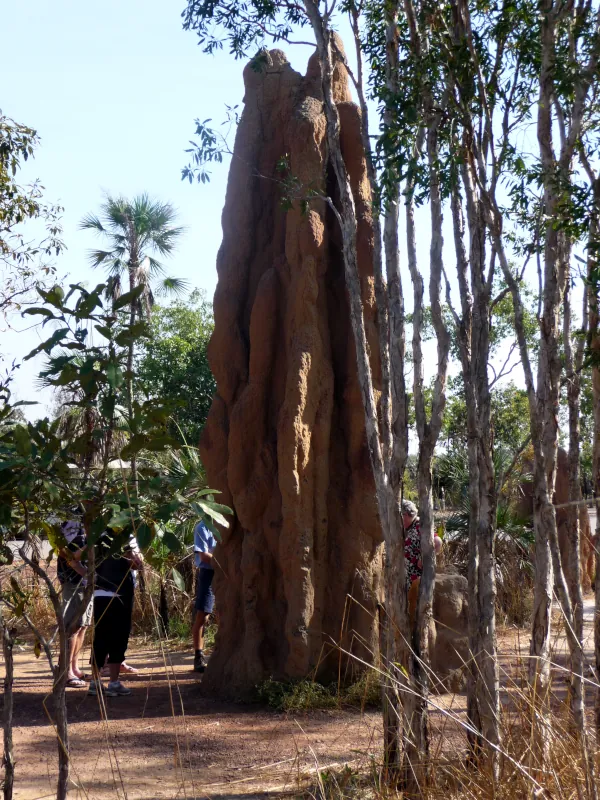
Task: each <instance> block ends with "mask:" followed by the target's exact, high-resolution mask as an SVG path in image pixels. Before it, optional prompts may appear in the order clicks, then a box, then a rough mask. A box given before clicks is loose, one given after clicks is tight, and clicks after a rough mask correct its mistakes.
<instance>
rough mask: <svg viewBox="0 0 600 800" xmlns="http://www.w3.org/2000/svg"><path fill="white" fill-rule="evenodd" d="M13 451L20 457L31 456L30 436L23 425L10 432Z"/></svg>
mask: <svg viewBox="0 0 600 800" xmlns="http://www.w3.org/2000/svg"><path fill="white" fill-rule="evenodd" d="M12 438H13V441H14V443H15V450H16V451H17V453H18V454H19V455H20V456H29V455H31V436H30V435H29V430H28V429H27V428H26V427H25V425H16V426H15V428H14V429H13V432H12Z"/></svg>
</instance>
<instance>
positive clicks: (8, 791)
mask: <svg viewBox="0 0 600 800" xmlns="http://www.w3.org/2000/svg"><path fill="white" fill-rule="evenodd" d="M14 644H15V631H13V630H11V629H10V628H9V626H8V624H7V623H6V621H5V620H2V652H3V654H4V710H3V715H2V728H3V732H4V754H3V758H2V763H3V766H4V783H3V792H4V800H12V797H13V787H14V782H15V757H14V752H13V709H14V696H13V681H14V658H13V647H14Z"/></svg>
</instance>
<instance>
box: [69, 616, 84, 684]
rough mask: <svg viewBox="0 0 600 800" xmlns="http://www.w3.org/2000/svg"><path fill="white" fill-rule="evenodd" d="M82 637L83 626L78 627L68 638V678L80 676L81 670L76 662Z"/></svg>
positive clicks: (81, 644)
mask: <svg viewBox="0 0 600 800" xmlns="http://www.w3.org/2000/svg"><path fill="white" fill-rule="evenodd" d="M84 638H85V628H79V630H78V631H76V632H75V633H74V634H73V636H71V638H70V639H69V675H68V678H69V680H71V679H72V678H81V675H82V672H81V670H80V669H79V666H78V664H77V662H78V660H79V653H80V652H81V648H82V647H83V640H84Z"/></svg>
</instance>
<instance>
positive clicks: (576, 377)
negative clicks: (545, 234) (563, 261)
mask: <svg viewBox="0 0 600 800" xmlns="http://www.w3.org/2000/svg"><path fill="white" fill-rule="evenodd" d="M586 306H587V287H585V288H584V323H585V320H586V317H587V308H586ZM563 309H564V311H563V314H564V318H563V320H564V324H563V342H564V350H565V365H566V378H567V401H568V407H569V454H568V468H569V501H571V502H573V503H577V501H580V500H581V480H580V469H579V459H580V438H581V437H580V430H579V414H580V411H581V403H580V394H581V373H580V370H581V366H582V363H583V345H584V339H583V337H581V338H580V344H579V345H578V346H577V349H576V353H575V354H574V353H573V346H572V343H571V291H570V286H569V284H568V283H567V288H566V291H565V300H564V306H563ZM585 327H586V324H584V328H585ZM579 508H580V507H579V506H578V505H572V506H571V507H570V508H568V509H567V510H566V514H565V516H566V523H567V544H568V556H567V564H566V576H567V582H568V586H569V595H570V599H571V605H572V608H573V628H574V634H575V636H576V638H577V642H578V647H577V648H575V649H574V650H573V652H572V653H571V686H570V697H571V713H572V715H573V723H574V728H575V730H576V732H577V733H578V735H580V736H582V737H583V736H585V683H584V674H583V673H584V665H585V654H584V649H583V591H582V587H581V531H580V527H579Z"/></svg>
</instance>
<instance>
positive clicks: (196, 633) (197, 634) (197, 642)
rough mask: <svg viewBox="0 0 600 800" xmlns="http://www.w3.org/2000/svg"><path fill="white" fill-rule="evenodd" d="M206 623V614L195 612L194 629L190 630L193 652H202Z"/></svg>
mask: <svg viewBox="0 0 600 800" xmlns="http://www.w3.org/2000/svg"><path fill="white" fill-rule="evenodd" d="M205 622H206V614H205V613H204V611H196V617H195V619H194V627H193V628H192V642H193V644H194V650H195V651H196V652H198V650H204V623H205Z"/></svg>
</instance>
